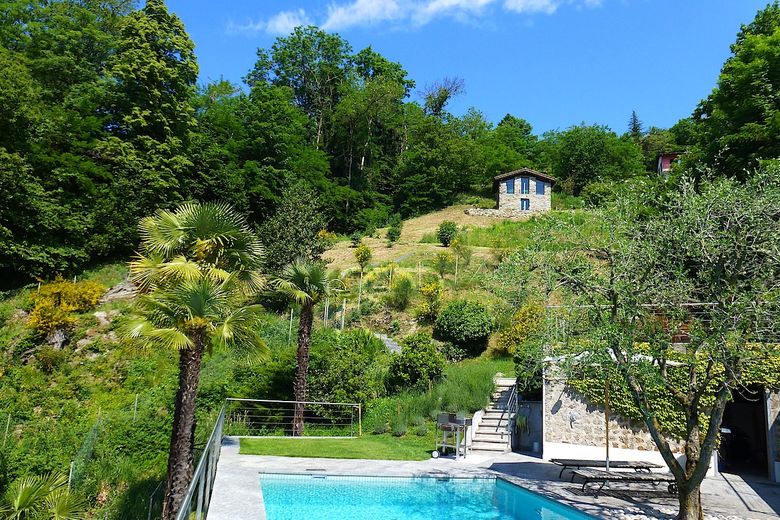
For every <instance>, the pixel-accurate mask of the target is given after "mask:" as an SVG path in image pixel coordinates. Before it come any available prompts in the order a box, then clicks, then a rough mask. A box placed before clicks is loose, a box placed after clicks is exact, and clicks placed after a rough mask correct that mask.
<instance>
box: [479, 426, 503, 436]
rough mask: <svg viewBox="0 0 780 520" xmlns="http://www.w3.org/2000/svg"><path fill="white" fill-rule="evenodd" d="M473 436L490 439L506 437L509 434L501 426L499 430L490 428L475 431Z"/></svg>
mask: <svg viewBox="0 0 780 520" xmlns="http://www.w3.org/2000/svg"><path fill="white" fill-rule="evenodd" d="M474 434H475V435H489V436H491V437H496V436H498V437H506V436H507V435H509V432H508V431H506V428H504V427H503V426H501V427H499V428H492V427H491V428H480V429H478V430H475V431H474Z"/></svg>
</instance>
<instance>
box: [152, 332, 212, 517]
mask: <svg viewBox="0 0 780 520" xmlns="http://www.w3.org/2000/svg"><path fill="white" fill-rule="evenodd" d="M194 343H195V345H194V346H193V347H192V348H189V349H185V350H182V351H181V352H180V353H179V390H178V391H177V392H176V404H175V408H174V414H173V431H172V432H171V446H170V451H169V454H168V480H167V482H166V484H165V497H164V499H163V511H162V518H163V520H175V518H176V515H177V514H178V513H179V508H180V507H181V503H182V500H184V495H185V494H186V493H187V488H188V487H189V485H190V482H191V481H192V473H193V469H194V468H193V448H194V445H195V397H196V396H197V393H198V381H199V379H200V366H201V361H202V359H203V338H202V336H201V337H199V338H194Z"/></svg>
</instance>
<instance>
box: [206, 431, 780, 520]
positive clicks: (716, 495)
mask: <svg viewBox="0 0 780 520" xmlns="http://www.w3.org/2000/svg"><path fill="white" fill-rule="evenodd" d="M238 451H239V443H238V439H237V438H233V437H228V438H225V439H224V441H223V443H222V451H221V454H220V459H219V464H218V466H217V475H216V481H215V483H214V493H213V495H212V500H211V506H210V510H209V515H208V520H250V519H251V520H258V519H265V518H266V516H265V508H264V507H263V497H262V494H261V492H260V484H259V478H258V474H259V473H261V472H265V473H320V474H323V473H324V474H331V475H356V476H361V475H386V476H399V477H408V476H442V475H448V476H453V477H456V476H485V475H489V476H497V477H502V478H505V479H507V480H509V481H511V482H514V483H517V484H519V485H521V486H523V487H525V488H527V489H531V490H533V491H536V492H538V493H541V494H543V495H545V496H547V497H549V498H552V499H554V500H557V501H559V502H564V503H566V504H569V505H571V506H573V507H575V508H577V509H579V510H581V511H585V512H587V513H590V514H592V515H594V516H597V517H601V518H618V519H624V520H638V519H643V518H648V517H649V518H673V517H674V513H675V512H676V506H677V501H676V499H675V498H674V497H672V496H670V495H669V494H668V493H666V492H665V486H659V488H658V489H654V488H652V487H651V486H642V487H633V488H632V489H631V490H630V491H627V490H626V489H625V487H624V486H622V489H619V488H618V486H613V489H612V490H608V489H607V488H605V489H604V491H603V492H602V494H601V495H599V497H598V498H594V497H593V495H592V492H590V494H588V492H586V493H585V494H583V493H582V492H581V487H582V486H581V485H578V484H576V483H574V484H572V483H570V482H568V480H566V481H561V480H559V479H558V472H559V471H560V467H558V466H555V465H553V464H550V463H547V462H544V461H542V460H540V459H537V458H534V457H529V456H526V455H521V454H517V453H506V454H499V455H497V456H495V457H491V458H488V457H486V456H483V455H476V454H469V456H468V457H466V458H465V459H463V460H460V461H455V460H453V459H448V458H439V459H430V460H425V461H389V460H354V459H353V460H349V459H309V458H293V457H267V456H258V455H241V454H239V452H238ZM566 478H567V475H564V479H566ZM702 499H703V501H704V504H705V509H706V513H707V514H708V515H712V516H714V517H716V518H727V519H730V520H731V519H733V520H743V519H754V520H768V519H770V518H771V519H776V518H779V517H780V485H775V484H771V483H770V482H769V481H768V480H766V479H756V480H744V479H742V478H740V477H737V476H735V475H723V476H720V477H716V478H709V479H707V480H706V481H705V483H704V485H703V487H702Z"/></svg>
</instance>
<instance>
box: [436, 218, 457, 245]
mask: <svg viewBox="0 0 780 520" xmlns="http://www.w3.org/2000/svg"><path fill="white" fill-rule="evenodd" d="M457 234H458V225H457V224H455V222H453V221H451V220H445V221H444V222H442V223H441V224H439V228H438V229H437V230H436V238H438V239H439V242H441V245H443V246H444V247H449V246H450V244H451V243H452V240H453V239H454V238H455V235H457Z"/></svg>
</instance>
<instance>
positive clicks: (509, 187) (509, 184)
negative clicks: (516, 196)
mask: <svg viewBox="0 0 780 520" xmlns="http://www.w3.org/2000/svg"><path fill="white" fill-rule="evenodd" d="M506 192H507V193H514V192H515V180H514V179H509V180H508V181H506Z"/></svg>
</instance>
